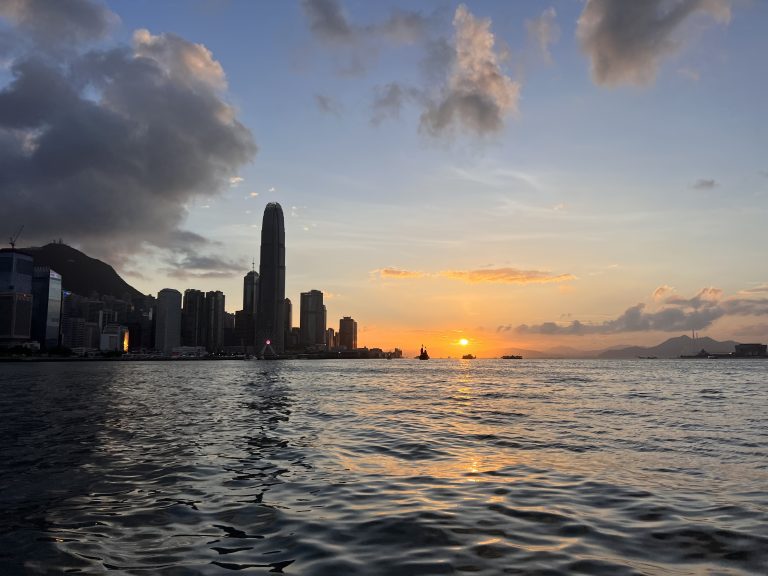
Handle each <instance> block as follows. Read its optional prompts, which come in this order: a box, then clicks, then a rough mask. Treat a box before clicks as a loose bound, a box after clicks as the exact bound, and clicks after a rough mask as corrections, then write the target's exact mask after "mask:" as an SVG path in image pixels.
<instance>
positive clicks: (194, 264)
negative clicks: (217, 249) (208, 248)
mask: <svg viewBox="0 0 768 576" xmlns="http://www.w3.org/2000/svg"><path fill="white" fill-rule="evenodd" d="M167 263H168V265H169V267H168V268H166V269H165V272H166V274H168V276H171V277H173V278H179V279H186V278H231V277H232V276H239V275H242V274H243V270H246V269H247V268H248V266H247V264H245V263H243V262H237V261H234V260H228V259H226V258H220V257H215V256H206V255H200V254H197V253H195V252H193V251H187V252H186V253H184V254H183V256H181V257H179V258H170V259H168V260H167Z"/></svg>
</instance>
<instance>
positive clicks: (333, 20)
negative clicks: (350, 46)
mask: <svg viewBox="0 0 768 576" xmlns="http://www.w3.org/2000/svg"><path fill="white" fill-rule="evenodd" d="M301 7H302V8H303V10H304V14H305V15H306V16H307V18H308V19H309V29H310V30H311V31H312V33H313V34H315V35H316V36H317V37H318V38H320V39H322V40H326V41H329V42H350V41H352V40H354V39H355V37H356V36H357V34H356V31H355V30H354V29H353V28H352V26H351V25H350V23H349V22H348V21H347V17H346V15H345V14H344V12H343V10H342V9H341V4H339V2H338V1H337V0H302V2H301Z"/></svg>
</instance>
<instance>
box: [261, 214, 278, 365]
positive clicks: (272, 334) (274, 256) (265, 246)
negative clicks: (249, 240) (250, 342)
mask: <svg viewBox="0 0 768 576" xmlns="http://www.w3.org/2000/svg"><path fill="white" fill-rule="evenodd" d="M284 307H285V222H284V219H283V209H282V207H281V206H280V204H278V203H277V202H270V203H269V204H267V206H266V208H265V209H264V218H263V220H262V224H261V249H260V260H259V300H258V306H257V307H256V349H257V353H258V352H260V351H261V349H262V348H268V347H271V349H272V350H273V351H274V352H275V353H277V354H281V353H283V351H284V350H285V345H284V341H285V333H284V322H285V311H284ZM267 342H269V344H267Z"/></svg>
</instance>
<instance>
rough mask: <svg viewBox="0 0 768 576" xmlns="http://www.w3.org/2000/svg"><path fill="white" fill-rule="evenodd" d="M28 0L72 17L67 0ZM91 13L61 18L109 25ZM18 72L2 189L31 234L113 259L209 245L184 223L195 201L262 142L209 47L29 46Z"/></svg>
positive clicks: (224, 182)
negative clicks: (60, 50)
mask: <svg viewBox="0 0 768 576" xmlns="http://www.w3.org/2000/svg"><path fill="white" fill-rule="evenodd" d="M17 4H19V3H18V2H16V3H13V5H14V6H15V5H17ZM21 4H24V5H27V4H29V5H34V6H35V7H36V9H39V10H41V11H42V13H44V14H47V12H46V10H47V9H48V8H50V10H51V11H52V13H53V14H54V16H55V18H57V19H60V18H64V15H62V14H59V12H60V10H59V8H58V6H59V3H58V2H30V3H27V2H22V3H21ZM63 4H66V5H70V3H69V2H62V5H63ZM8 5H9V4H8V3H7V2H6V3H5V4H4V6H5V7H6V8H7V6H8ZM54 5H56V6H57V7H56V8H52V6H54ZM73 5H78V6H81V5H89V6H100V4H98V5H97V4H95V3H91V2H85V3H74V4H73ZM80 15H81V13H80V12H77V11H75V12H73V13H72V14H71V17H72V18H73V19H77V18H79V17H80ZM48 16H50V17H51V18H52V17H53V16H51V15H50V14H48ZM41 21H46V18H43V19H42V20H41ZM88 22H90V21H89V20H88V19H82V21H81V20H77V21H76V22H74V23H72V22H70V23H68V24H64V23H62V24H61V26H62V27H63V29H65V30H69V29H71V30H91V31H93V32H92V34H91V35H92V36H93V34H95V33H96V31H100V30H102V28H101V27H100V26H97V25H96V24H93V23H91V24H88ZM18 29H19V30H20V31H21V32H24V28H23V27H21V26H20V27H18ZM73 34H74V33H73ZM79 34H80V35H81V36H83V35H84V34H85V32H80V33H79ZM10 75H11V79H10V81H9V82H8V83H6V84H5V85H4V86H2V87H0V198H1V199H2V205H3V217H4V219H7V220H8V221H13V222H24V223H26V228H25V237H26V238H27V239H28V241H30V242H32V241H36V240H47V239H49V238H50V237H51V236H54V237H62V238H64V239H65V240H66V241H68V242H70V243H73V244H76V245H78V246H81V247H82V248H83V249H85V250H86V251H89V252H90V253H92V254H94V255H98V256H101V257H110V258H112V259H113V261H120V259H121V256H125V255H130V254H135V253H137V252H141V251H142V250H143V249H144V248H145V247H146V246H147V245H150V246H155V247H158V248H161V249H167V250H172V251H173V250H183V249H184V247H185V242H186V241H189V239H190V238H192V237H193V236H194V242H195V245H196V246H197V247H198V248H199V249H204V248H205V247H206V246H209V245H210V243H209V242H208V241H207V240H206V239H205V238H203V237H201V236H199V235H193V236H191V234H192V233H189V232H187V231H184V230H183V229H182V224H183V222H184V220H185V218H186V216H187V214H188V208H187V206H189V205H192V204H193V203H194V202H195V201H196V200H199V199H208V198H210V197H211V194H215V193H216V192H221V191H223V190H225V189H227V188H228V187H229V186H230V183H231V181H230V178H231V177H232V176H231V175H232V174H237V173H238V169H239V168H240V167H241V166H242V165H243V164H245V163H247V162H249V161H250V160H251V159H252V158H253V157H254V155H255V154H256V151H257V147H256V144H255V142H254V139H253V136H252V134H251V132H250V131H249V130H248V129H247V128H246V127H245V126H243V125H242V124H241V123H240V122H239V121H238V119H237V114H236V111H235V109H234V108H233V107H232V106H230V105H229V104H228V103H227V102H226V101H225V100H224V96H223V91H224V90H225V89H226V77H225V74H224V70H223V68H222V67H221V65H220V64H219V62H217V61H216V60H215V59H214V58H213V55H212V54H211V52H210V51H209V50H208V49H207V48H206V47H205V46H203V45H201V44H195V43H192V42H189V41H187V40H185V39H183V38H181V37H179V36H175V35H173V34H158V35H153V34H151V33H150V32H149V31H147V30H138V31H136V33H135V34H134V36H133V45H132V46H118V47H113V48H108V49H102V50H91V51H85V52H80V53H75V52H71V53H68V54H59V55H57V57H56V58H55V59H54V58H52V57H49V56H48V54H47V53H46V52H45V51H42V50H38V49H35V48H34V47H32V48H29V49H27V50H26V51H25V52H24V53H23V54H21V55H20V56H18V57H17V59H16V60H14V62H13V64H12V66H11V68H10ZM30 215H34V217H33V218H32V217H30ZM180 238H184V239H185V240H183V241H180Z"/></svg>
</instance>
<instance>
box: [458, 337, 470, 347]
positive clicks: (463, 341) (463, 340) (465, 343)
mask: <svg viewBox="0 0 768 576" xmlns="http://www.w3.org/2000/svg"><path fill="white" fill-rule="evenodd" d="M459 344H461V345H462V346H466V345H467V344H469V340H467V339H466V338H462V339H461V340H459Z"/></svg>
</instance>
